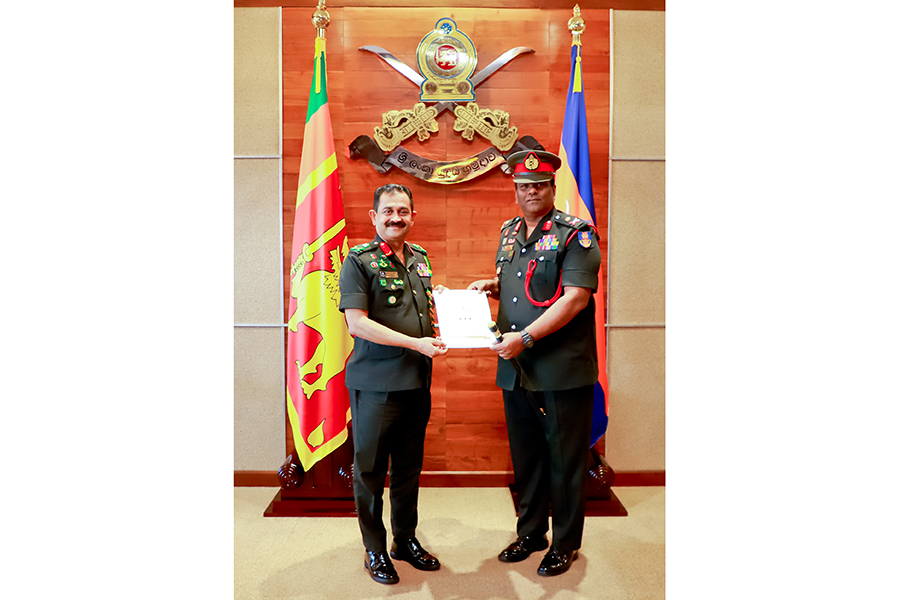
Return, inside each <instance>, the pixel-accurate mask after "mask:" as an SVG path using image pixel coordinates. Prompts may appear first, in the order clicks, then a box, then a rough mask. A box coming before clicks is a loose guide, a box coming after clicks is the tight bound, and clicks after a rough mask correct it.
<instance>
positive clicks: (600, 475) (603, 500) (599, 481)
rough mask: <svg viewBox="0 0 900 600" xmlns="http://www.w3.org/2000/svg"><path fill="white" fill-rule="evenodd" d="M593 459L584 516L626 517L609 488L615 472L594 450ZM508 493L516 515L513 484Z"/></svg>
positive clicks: (516, 506) (517, 498)
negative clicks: (594, 464) (593, 464)
mask: <svg viewBox="0 0 900 600" xmlns="http://www.w3.org/2000/svg"><path fill="white" fill-rule="evenodd" d="M594 460H595V461H596V462H597V465H596V466H595V467H594V468H592V469H590V470H589V471H588V489H587V494H588V496H587V502H586V504H585V510H584V516H586V517H627V516H628V511H627V510H625V507H624V506H622V503H621V502H620V501H619V499H618V498H617V497H616V495H615V493H613V491H612V489H611V488H612V484H613V482H615V480H616V474H615V472H614V471H613V470H612V467H610V466H609V463H608V462H606V458H604V457H603V456H602V455H600V454H597V453H596V452H594ZM509 493H510V495H511V496H512V501H513V507H514V508H515V511H516V515H518V514H519V497H518V495H517V494H516V490H515V487H513V484H510V485H509ZM551 513H552V508H551Z"/></svg>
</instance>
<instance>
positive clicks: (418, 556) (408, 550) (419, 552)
mask: <svg viewBox="0 0 900 600" xmlns="http://www.w3.org/2000/svg"><path fill="white" fill-rule="evenodd" d="M391 558H396V559H397V560H405V561H406V562H408V563H409V564H411V565H412V566H414V567H415V568H417V569H419V570H420V571H437V570H438V569H440V568H441V561H439V560H438V559H437V558H436V557H434V556H432V555H431V554H429V553H428V551H427V550H425V548H423V547H422V544H420V543H419V540H417V539H416V538H409V539H408V540H394V543H393V544H391Z"/></svg>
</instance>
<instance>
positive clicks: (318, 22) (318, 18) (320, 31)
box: [312, 0, 331, 39]
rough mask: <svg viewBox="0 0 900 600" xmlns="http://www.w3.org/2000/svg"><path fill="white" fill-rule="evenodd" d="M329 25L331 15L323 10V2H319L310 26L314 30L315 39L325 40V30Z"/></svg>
mask: <svg viewBox="0 0 900 600" xmlns="http://www.w3.org/2000/svg"><path fill="white" fill-rule="evenodd" d="M329 23H331V15H329V14H328V11H327V10H325V0H319V6H318V8H316V12H314V13H313V16H312V24H313V27H315V28H316V37H320V38H322V39H325V30H326V29H327V28H328V24H329Z"/></svg>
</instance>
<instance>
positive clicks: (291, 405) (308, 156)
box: [287, 37, 353, 471]
mask: <svg viewBox="0 0 900 600" xmlns="http://www.w3.org/2000/svg"><path fill="white" fill-rule="evenodd" d="M298 185H299V189H298V190H297V206H296V211H295V216H294V239H293V244H292V248H291V269H290V280H291V295H290V301H289V305H288V334H287V335H288V338H287V339H288V342H287V411H288V417H289V418H290V421H291V429H292V431H293V434H294V446H295V448H296V450H297V455H298V457H299V458H300V463H301V464H302V465H303V469H304V470H306V471H309V469H310V468H312V466H313V465H314V464H316V462H318V461H319V460H321V459H322V458H323V457H325V456H326V455H328V453H330V452H331V451H332V450H334V449H335V448H337V447H338V446H340V445H341V444H343V443H344V441H345V440H346V439H347V423H349V422H350V399H349V396H348V394H347V388H346V387H345V386H344V368H345V367H346V364H347V358H348V357H349V356H350V352H351V351H352V350H353V338H352V337H351V336H350V332H349V331H348V330H347V323H346V321H345V320H344V315H343V314H342V313H341V312H340V311H339V310H338V304H339V302H340V299H341V296H340V290H339V288H338V280H339V279H340V275H341V265H342V264H343V262H344V258H346V256H347V252H348V249H349V247H348V243H347V234H346V231H345V224H344V204H343V201H342V200H341V188H340V182H339V180H338V173H337V158H336V156H335V154H334V134H333V133H332V130H331V113H330V112H329V110H328V93H327V90H326V74H325V38H321V37H319V38H316V55H315V69H314V72H313V79H312V85H311V86H310V92H309V108H308V110H307V113H306V128H305V130H304V135H303V151H302V154H301V157H300V180H299V184H298Z"/></svg>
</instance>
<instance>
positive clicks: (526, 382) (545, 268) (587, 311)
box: [468, 150, 602, 576]
mask: <svg viewBox="0 0 900 600" xmlns="http://www.w3.org/2000/svg"><path fill="white" fill-rule="evenodd" d="M507 164H508V166H509V167H510V169H511V171H512V173H513V182H514V183H515V195H516V202H517V204H518V205H519V207H520V208H521V211H522V215H521V216H517V217H515V218H512V219H510V220H509V221H507V222H505V223H504V224H503V226H502V227H501V228H500V243H499V247H498V248H497V256H496V261H495V262H496V269H497V270H496V277H494V278H493V279H482V280H478V281H475V282H473V283H472V284H470V285H469V288H468V289H473V290H479V291H483V292H485V293H487V294H489V295H490V296H491V297H492V298H497V299H499V301H500V307H499V311H498V315H497V326H498V328H499V330H500V332H502V333H503V338H502V341H501V342H500V343H497V344H495V345H493V346H492V349H493V350H494V351H495V352H497V354H498V356H499V358H498V364H497V385H498V386H499V387H501V388H502V389H503V404H504V408H505V411H506V424H507V430H508V432H509V446H510V452H511V454H512V461H513V473H514V476H515V486H516V491H517V495H518V499H519V518H518V523H517V527H516V528H517V532H516V533H517V539H516V540H515V541H514V542H513V543H512V544H510V545H509V546H508V547H507V548H506V549H504V550H503V551H502V552H501V553H500V555H499V557H498V558H499V559H500V560H501V561H503V562H518V561H520V560H524V559H526V558H527V557H528V556H529V555H530V554H531V553H532V552H535V551H537V550H544V549H545V548H547V547H548V546H550V549H549V550H548V552H547V553H546V554H545V556H544V558H543V560H542V561H541V564H540V567H539V568H538V575H543V576H549V575H559V574H561V573H564V572H566V571H567V570H568V569H569V567H570V566H571V564H572V561H573V560H575V558H576V557H577V555H578V553H577V551H578V549H579V548H580V547H581V538H582V533H583V531H584V509H585V497H586V491H585V483H586V477H587V473H588V468H589V467H590V464H591V463H590V462H589V460H590V433H591V417H592V412H593V396H594V383H595V382H596V381H597V374H598V367H597V338H596V336H597V331H596V326H595V321H594V310H595V307H594V298H593V292H594V291H596V289H597V285H598V272H599V270H600V249H599V247H598V245H597V237H596V231H595V230H594V228H593V227H592V226H591V224H590V223H587V222H585V221H582V220H580V219H577V218H575V217H573V216H571V215H568V214H566V213H563V212H561V211H559V210H557V209H556V208H554V200H555V197H556V182H555V173H556V170H557V169H559V167H560V164H561V161H560V159H559V157H558V156H556V155H555V154H551V153H549V152H544V151H537V150H529V151H522V152H517V153H514V154H512V155H510V156H509V158H507ZM601 334H602V332H601ZM551 506H552V510H553V519H552V521H553V541H552V545H551V544H550V542H549V541H548V540H547V536H546V534H547V531H548V530H549V522H550V509H551Z"/></svg>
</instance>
